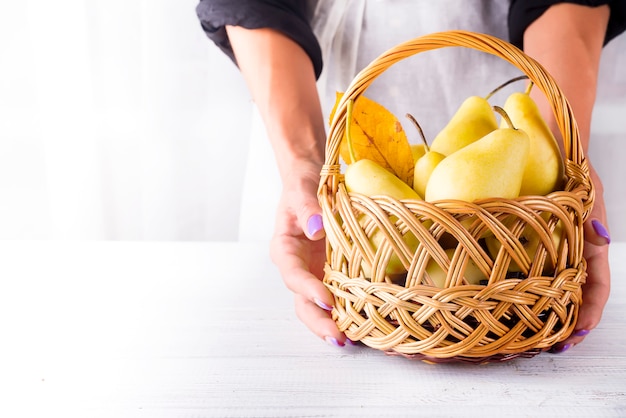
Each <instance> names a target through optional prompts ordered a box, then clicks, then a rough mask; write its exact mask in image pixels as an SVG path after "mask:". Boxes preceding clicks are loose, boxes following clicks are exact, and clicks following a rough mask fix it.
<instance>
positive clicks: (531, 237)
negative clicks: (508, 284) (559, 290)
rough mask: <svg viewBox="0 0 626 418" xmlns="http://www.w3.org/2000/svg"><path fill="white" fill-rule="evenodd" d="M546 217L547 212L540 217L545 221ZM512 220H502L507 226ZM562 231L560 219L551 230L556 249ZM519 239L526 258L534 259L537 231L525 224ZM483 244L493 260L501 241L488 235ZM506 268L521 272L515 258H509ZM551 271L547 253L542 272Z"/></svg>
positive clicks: (551, 266)
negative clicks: (526, 255)
mask: <svg viewBox="0 0 626 418" xmlns="http://www.w3.org/2000/svg"><path fill="white" fill-rule="evenodd" d="M548 217H549V214H547V213H544V214H542V218H543V219H544V220H546V221H547V220H548ZM513 221H514V220H513V219H511V220H510V221H509V220H507V221H506V222H504V224H505V225H506V226H507V227H511V226H512V223H513ZM562 233H563V223H562V222H561V221H558V222H557V224H556V225H555V226H554V230H553V231H552V242H553V243H554V248H555V249H557V250H558V248H559V245H560V244H561V235H562ZM519 241H520V243H521V244H522V246H523V247H524V250H525V251H526V254H528V258H529V259H530V260H531V262H532V260H534V259H535V253H536V252H537V247H538V246H539V243H540V242H541V240H540V238H539V234H537V231H535V229H534V228H531V227H530V226H526V227H525V228H524V230H523V231H522V234H521V235H520V237H519ZM485 244H486V246H487V250H488V251H489V255H491V257H492V258H493V259H494V260H495V258H496V256H497V255H498V252H499V251H500V247H502V243H501V242H500V241H499V240H498V239H497V238H496V236H495V235H490V236H488V237H486V238H485ZM507 270H508V271H510V272H521V271H522V268H521V267H520V266H519V265H518V264H517V263H516V262H515V260H511V262H510V264H509V267H508V269H507ZM553 272H554V263H553V262H552V259H551V258H550V255H549V254H548V255H547V256H546V261H545V264H544V267H543V274H544V275H551V274H552V273H553Z"/></svg>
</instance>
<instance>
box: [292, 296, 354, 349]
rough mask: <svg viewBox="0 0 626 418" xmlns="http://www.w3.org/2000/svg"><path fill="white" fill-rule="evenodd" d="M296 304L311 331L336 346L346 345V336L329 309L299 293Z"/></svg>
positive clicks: (299, 313)
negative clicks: (339, 328) (340, 330)
mask: <svg viewBox="0 0 626 418" xmlns="http://www.w3.org/2000/svg"><path fill="white" fill-rule="evenodd" d="M295 305H296V315H297V316H298V318H300V320H301V321H302V322H303V323H304V325H306V326H307V328H308V329H309V330H311V332H313V333H314V334H315V335H317V336H318V337H320V338H322V339H323V340H325V341H326V342H327V343H328V344H330V345H333V346H335V347H343V346H345V345H346V342H347V339H346V336H345V335H343V334H342V333H341V332H339V330H338V329H337V325H336V324H335V321H333V319H332V318H331V317H330V313H329V312H328V311H326V310H324V309H321V308H320V307H318V306H317V305H316V304H315V303H311V301H309V300H308V299H307V298H306V297H304V296H303V295H298V294H296V295H295Z"/></svg>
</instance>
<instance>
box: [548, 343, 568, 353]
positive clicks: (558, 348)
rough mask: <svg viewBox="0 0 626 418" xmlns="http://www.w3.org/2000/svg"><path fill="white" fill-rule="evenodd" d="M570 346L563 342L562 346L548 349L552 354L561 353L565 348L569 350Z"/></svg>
mask: <svg viewBox="0 0 626 418" xmlns="http://www.w3.org/2000/svg"><path fill="white" fill-rule="evenodd" d="M571 347H572V345H571V344H565V345H563V346H560V347H552V350H550V352H551V353H552V354H561V353H564V352H566V351H567V350H569V349H570V348H571Z"/></svg>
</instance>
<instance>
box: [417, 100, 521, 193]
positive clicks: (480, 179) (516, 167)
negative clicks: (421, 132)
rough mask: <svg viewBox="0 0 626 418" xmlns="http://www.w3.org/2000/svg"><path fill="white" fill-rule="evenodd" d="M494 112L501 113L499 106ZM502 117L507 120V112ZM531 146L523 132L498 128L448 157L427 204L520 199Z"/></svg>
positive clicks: (428, 189) (435, 174) (433, 181)
mask: <svg viewBox="0 0 626 418" xmlns="http://www.w3.org/2000/svg"><path fill="white" fill-rule="evenodd" d="M495 109H497V110H498V112H501V111H502V109H500V108H499V107H497V106H496V107H495ZM502 112H503V111H502ZM503 117H505V119H506V113H504V112H503ZM529 142H530V140H529V138H528V135H526V133H525V132H524V131H522V130H520V129H515V128H514V127H510V128H499V129H496V130H495V131H493V132H491V133H489V134H487V135H486V136H484V137H483V138H481V139H479V140H478V141H476V142H473V143H471V144H469V145H467V146H465V147H464V148H462V149H460V150H459V151H457V152H455V153H454V154H452V155H449V156H447V157H446V158H445V159H444V160H443V161H441V162H440V163H439V164H438V165H437V167H435V169H434V170H433V172H432V174H431V176H430V179H429V181H428V185H427V186H426V194H425V200H426V201H428V202H432V201H436V200H443V199H457V200H464V201H467V202H473V201H475V200H478V199H485V198H491V197H496V198H505V199H513V198H516V197H518V196H519V191H520V187H521V185H522V176H523V174H524V168H525V167H526V160H527V159H528V151H529V147H530V145H529Z"/></svg>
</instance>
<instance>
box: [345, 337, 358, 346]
mask: <svg viewBox="0 0 626 418" xmlns="http://www.w3.org/2000/svg"><path fill="white" fill-rule="evenodd" d="M346 344H348V345H352V346H357V345H358V344H357V343H355V342H354V341H352V340H351V339H350V338H346Z"/></svg>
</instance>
